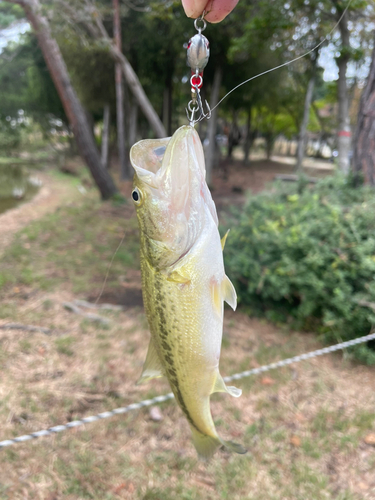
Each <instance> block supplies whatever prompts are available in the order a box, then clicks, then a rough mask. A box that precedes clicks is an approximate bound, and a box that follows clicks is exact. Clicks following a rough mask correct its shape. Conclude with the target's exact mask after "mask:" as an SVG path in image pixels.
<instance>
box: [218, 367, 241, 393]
mask: <svg viewBox="0 0 375 500" xmlns="http://www.w3.org/2000/svg"><path fill="white" fill-rule="evenodd" d="M214 392H227V393H228V394H230V395H231V396H233V397H234V398H239V397H240V396H241V394H242V390H241V389H237V387H234V386H231V385H230V386H227V385H226V384H225V382H224V380H223V377H222V376H221V375H220V373H218V374H217V377H216V381H215V385H214V388H213V390H212V393H214Z"/></svg>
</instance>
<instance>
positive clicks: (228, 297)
mask: <svg viewBox="0 0 375 500" xmlns="http://www.w3.org/2000/svg"><path fill="white" fill-rule="evenodd" d="M221 290H222V294H223V299H224V300H225V302H226V303H227V304H229V305H230V307H231V308H232V309H233V311H235V310H236V307H237V294H236V290H235V289H234V286H233V283H232V282H231V280H230V279H229V278H228V276H225V278H224V279H223V281H222V283H221Z"/></svg>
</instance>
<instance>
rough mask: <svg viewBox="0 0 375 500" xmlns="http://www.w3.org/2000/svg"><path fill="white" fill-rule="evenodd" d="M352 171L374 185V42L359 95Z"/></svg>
mask: <svg viewBox="0 0 375 500" xmlns="http://www.w3.org/2000/svg"><path fill="white" fill-rule="evenodd" d="M354 172H355V173H356V174H357V175H362V176H363V178H364V181H365V183H366V184H370V185H372V186H374V185H375V44H374V49H373V52H372V60H371V67H370V73H369V75H368V79H367V84H366V87H365V89H364V91H363V93H362V96H361V102H360V107H359V113H358V122H357V129H356V133H355V138H354Z"/></svg>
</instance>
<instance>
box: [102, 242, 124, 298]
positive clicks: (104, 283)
mask: <svg viewBox="0 0 375 500" xmlns="http://www.w3.org/2000/svg"><path fill="white" fill-rule="evenodd" d="M125 236H126V233H124V236H123V237H122V238H121V241H120V243H119V245H118V247H117V248H116V251H115V253H114V254H113V255H112V259H111V262H110V263H109V266H108V268H107V273H106V275H105V278H104V281H103V284H102V288H101V290H100V292H99V295H98V297H97V299H96V301H95V304H97V303H98V302H99V300H100V298H101V296H102V295H103V292H104V288H105V286H106V284H107V280H108V276H109V271H110V270H111V267H112V264H113V261H114V260H115V257H116V255H117V252H118V251H119V250H120V247H121V245H122V244H123V243H124V239H125Z"/></svg>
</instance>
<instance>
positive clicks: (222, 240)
mask: <svg viewBox="0 0 375 500" xmlns="http://www.w3.org/2000/svg"><path fill="white" fill-rule="evenodd" d="M229 231H230V229H228V231H227V232H226V233H225V234H224V236H223V237H222V238H221V249H222V250H223V251H224V247H225V243H226V241H227V238H228V234H229Z"/></svg>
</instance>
